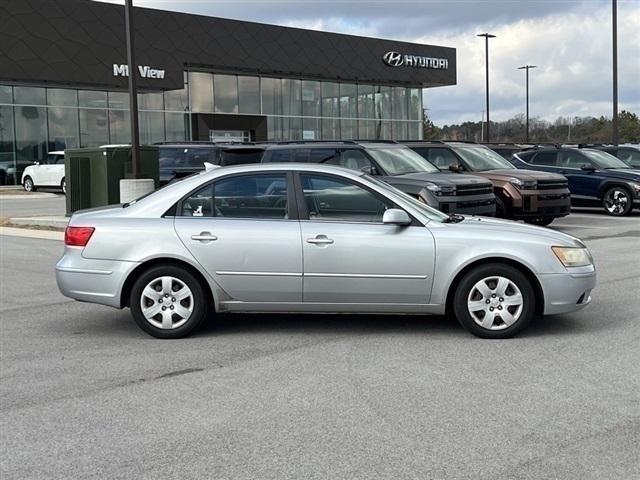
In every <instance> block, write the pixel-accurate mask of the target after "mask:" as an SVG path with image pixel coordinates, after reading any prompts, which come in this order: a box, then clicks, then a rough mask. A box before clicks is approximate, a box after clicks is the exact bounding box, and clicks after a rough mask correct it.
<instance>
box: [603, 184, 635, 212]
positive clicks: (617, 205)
mask: <svg viewBox="0 0 640 480" xmlns="http://www.w3.org/2000/svg"><path fill="white" fill-rule="evenodd" d="M628 203H629V196H628V194H627V192H625V191H624V190H622V189H618V188H612V189H611V190H609V191H608V192H607V194H606V195H605V197H604V208H605V209H606V210H607V212H609V213H610V214H611V215H622V214H624V212H625V211H626V209H627V205H628Z"/></svg>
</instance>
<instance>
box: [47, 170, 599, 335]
mask: <svg viewBox="0 0 640 480" xmlns="http://www.w3.org/2000/svg"><path fill="white" fill-rule="evenodd" d="M56 276H57V281H58V285H59V287H60V290H61V291H62V293H63V294H64V295H66V296H68V297H71V298H74V299H77V300H80V301H84V302H92V303H98V304H103V305H109V306H112V307H116V308H124V307H129V308H130V309H131V313H132V315H133V318H134V320H135V321H136V323H137V324H138V325H139V326H140V327H141V328H142V329H143V330H144V331H146V332H147V333H149V334H151V335H153V336H155V337H159V338H178V337H184V336H185V335H188V334H189V333H190V332H192V331H193V330H194V329H195V328H196V327H197V326H198V325H200V324H201V323H202V322H203V320H204V319H205V318H206V317H207V316H208V315H215V313H221V312H314V313H318V312H322V313H336V312H338V313H347V312H353V313H371V314H372V313H388V314H393V313H396V314H400V313H402V314H436V315H442V314H445V313H448V312H450V313H452V314H453V315H455V317H456V318H457V319H458V320H459V321H460V323H461V324H462V325H463V326H464V327H465V328H466V329H467V330H469V331H470V332H471V333H473V334H475V335H477V336H480V337H484V338H506V337H510V336H513V335H515V334H516V333H518V332H520V331H521V330H522V329H523V328H524V327H526V326H527V324H528V323H529V322H530V321H531V319H532V318H533V317H534V316H536V315H552V314H562V313H568V312H573V311H576V310H579V309H581V308H583V307H584V306H586V305H587V304H589V302H590V301H591V290H592V289H593V288H594V286H595V283H596V273H595V267H594V265H593V261H592V258H591V255H590V253H589V251H588V250H587V248H586V247H585V245H584V244H583V243H582V242H581V241H580V240H578V239H576V238H573V237H570V236H568V235H565V234H562V233H559V232H556V231H553V230H549V229H545V228H540V227H535V226H529V225H524V224H520V223H516V222H511V221H506V220H497V219H492V218H484V217H463V216H459V215H451V216H450V215H446V214H443V213H440V212H438V211H436V210H434V209H432V208H430V207H428V206H426V205H424V204H423V203H421V202H419V201H417V200H415V199H414V198H412V197H410V196H409V195H407V194H405V193H403V192H401V191H399V190H396V189H395V188H393V187H391V186H389V185H387V184H385V183H383V182H381V181H379V180H376V179H375V178H373V177H371V176H368V175H365V174H363V173H361V172H356V171H352V170H347V169H343V168H341V167H332V166H324V165H316V164H295V163H289V164H261V165H244V166H237V167H224V168H212V169H209V170H207V171H204V172H202V173H200V174H196V175H194V176H192V177H188V178H185V179H183V180H181V181H179V182H175V183H173V184H170V185H168V186H166V187H164V188H162V189H160V190H158V191H156V192H155V193H153V194H151V195H149V196H147V197H143V198H141V199H139V200H138V201H136V202H132V203H130V204H123V205H113V206H109V207H104V208H100V209H94V210H87V211H84V212H78V213H76V214H74V215H73V216H72V217H71V220H70V222H69V226H68V227H67V230H66V233H65V251H64V255H63V257H62V259H61V260H60V261H59V262H58V264H57V265H56Z"/></svg>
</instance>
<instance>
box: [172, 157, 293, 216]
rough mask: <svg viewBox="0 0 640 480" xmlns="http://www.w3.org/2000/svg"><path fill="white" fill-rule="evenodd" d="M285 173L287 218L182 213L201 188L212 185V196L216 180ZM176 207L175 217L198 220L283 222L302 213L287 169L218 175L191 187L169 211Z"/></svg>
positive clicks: (291, 175) (290, 174) (291, 174)
mask: <svg viewBox="0 0 640 480" xmlns="http://www.w3.org/2000/svg"><path fill="white" fill-rule="evenodd" d="M273 174H276V175H283V174H284V176H285V178H286V181H287V218H253V217H216V216H210V217H194V216H187V215H182V204H183V203H184V201H185V200H187V199H188V198H190V197H191V195H193V194H194V193H195V192H197V191H198V190H201V189H203V188H205V187H210V188H211V189H212V192H211V194H212V196H213V188H214V184H215V183H216V182H219V181H221V180H225V179H229V178H233V177H247V176H256V175H259V176H268V175H273ZM213 198H215V197H213ZM174 208H175V218H195V219H198V220H203V219H205V218H208V219H212V220H252V221H260V222H264V221H275V222H281V221H296V222H297V221H298V220H299V219H300V214H299V207H298V202H297V199H296V194H295V192H294V178H293V172H291V171H286V170H273V171H270V172H242V173H229V174H226V175H221V176H219V177H216V178H215V179H213V180H210V181H209V182H206V183H204V184H200V185H198V186H197V187H195V188H193V189H191V190H190V191H189V192H188V193H187V194H186V195H183V196H182V198H180V200H178V201H177V202H176V203H175V204H174V206H172V207H171V208H170V209H169V210H167V211H171V210H172V209H174Z"/></svg>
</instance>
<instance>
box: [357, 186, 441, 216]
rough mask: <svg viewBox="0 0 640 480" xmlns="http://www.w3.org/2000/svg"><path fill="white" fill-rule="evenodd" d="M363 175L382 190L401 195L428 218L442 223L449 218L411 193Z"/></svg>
mask: <svg viewBox="0 0 640 480" xmlns="http://www.w3.org/2000/svg"><path fill="white" fill-rule="evenodd" d="M363 177H364V178H366V179H367V180H368V181H370V182H371V183H374V184H376V185H377V186H378V187H380V188H383V189H384V190H386V191H387V192H389V193H391V194H392V195H396V196H398V197H401V198H402V200H403V201H405V202H407V203H410V204H411V206H412V207H414V208H415V209H417V210H419V211H420V212H421V213H422V214H423V215H424V216H426V217H427V218H428V219H429V220H433V221H434V222H440V223H443V222H444V221H445V220H447V219H448V218H449V216H448V215H446V214H444V213H442V212H440V211H438V210H436V209H435V208H431V207H430V206H428V205H426V204H424V203H422V202H421V201H419V200H417V199H415V198H413V197H412V196H411V195H409V194H406V193H404V192H403V191H402V190H398V189H397V188H395V187H392V186H391V185H389V184H388V183H385V182H383V181H381V180H378V179H377V178H375V177H372V176H371V175H363Z"/></svg>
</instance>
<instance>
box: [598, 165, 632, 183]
mask: <svg viewBox="0 0 640 480" xmlns="http://www.w3.org/2000/svg"><path fill="white" fill-rule="evenodd" d="M602 172H603V173H605V174H606V175H607V177H609V178H619V179H621V180H633V181H635V182H637V181H638V180H640V169H637V168H611V169H608V170H602Z"/></svg>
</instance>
